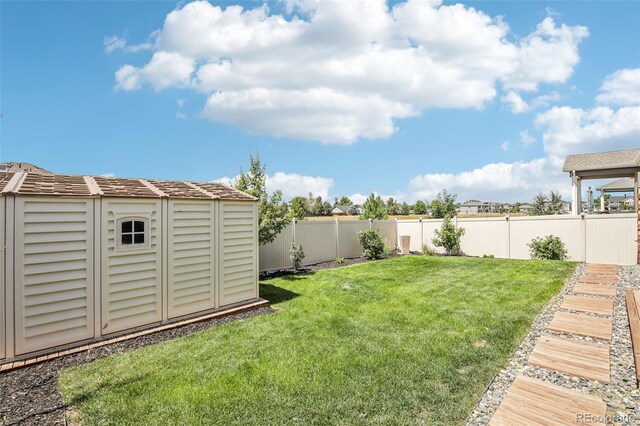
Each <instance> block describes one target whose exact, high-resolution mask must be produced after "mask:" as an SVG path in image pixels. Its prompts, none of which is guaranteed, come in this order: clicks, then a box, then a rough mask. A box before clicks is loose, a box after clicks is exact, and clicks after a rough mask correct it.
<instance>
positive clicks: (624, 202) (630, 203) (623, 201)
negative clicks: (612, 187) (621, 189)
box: [609, 195, 635, 212]
mask: <svg viewBox="0 0 640 426" xmlns="http://www.w3.org/2000/svg"><path fill="white" fill-rule="evenodd" d="M634 207H635V200H634V197H633V195H612V196H610V197H609V211H610V212H623V211H626V210H631V211H633V210H634Z"/></svg>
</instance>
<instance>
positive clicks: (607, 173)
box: [562, 149, 640, 215]
mask: <svg viewBox="0 0 640 426" xmlns="http://www.w3.org/2000/svg"><path fill="white" fill-rule="evenodd" d="M562 171H563V172H569V175H570V176H571V198H572V199H571V213H572V214H575V215H577V214H580V212H581V210H582V199H581V198H582V180H584V179H615V178H629V179H630V180H631V181H633V186H631V187H630V189H631V190H632V191H633V193H634V200H635V208H636V211H637V209H638V173H640V149H627V150H622V151H608V152H597V153H592V154H577V155H569V156H567V158H566V159H565V160H564V166H563V167H562Z"/></svg>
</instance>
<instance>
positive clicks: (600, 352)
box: [529, 335, 611, 383]
mask: <svg viewBox="0 0 640 426" xmlns="http://www.w3.org/2000/svg"><path fill="white" fill-rule="evenodd" d="M529 364H530V365H535V366H537V367H542V368H546V369H548V370H555V371H559V372H561V373H567V374H571V375H573V376H577V377H584V378H586V379H591V380H597V381H599V382H601V383H609V381H610V380H611V374H610V369H609V345H600V344H597V343H591V342H582V341H578V340H574V339H569V338H566V337H557V336H549V335H543V336H540V339H538V343H536V346H535V348H533V352H531V355H530V356H529Z"/></svg>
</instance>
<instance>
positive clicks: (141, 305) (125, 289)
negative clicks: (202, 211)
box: [102, 198, 162, 334]
mask: <svg viewBox="0 0 640 426" xmlns="http://www.w3.org/2000/svg"><path fill="white" fill-rule="evenodd" d="M160 212H161V206H160V200H156V199H152V200H144V199H133V200H131V199H117V198H104V199H103V200H102V333H103V334H109V333H113V332H117V331H121V330H126V329H128V328H133V327H136V326H142V325H147V324H151V323H154V322H158V321H160V320H162V246H161V242H162V240H161V238H162V236H161V219H160ZM124 218H141V219H145V220H147V221H148V225H149V230H148V238H149V243H148V247H143V248H118V244H117V221H118V220H120V219H124Z"/></svg>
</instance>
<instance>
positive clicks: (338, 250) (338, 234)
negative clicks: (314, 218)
mask: <svg viewBox="0 0 640 426" xmlns="http://www.w3.org/2000/svg"><path fill="white" fill-rule="evenodd" d="M339 257H340V224H339V223H338V218H337V217H336V259H337V258H339Z"/></svg>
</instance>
